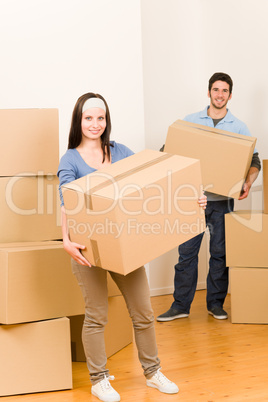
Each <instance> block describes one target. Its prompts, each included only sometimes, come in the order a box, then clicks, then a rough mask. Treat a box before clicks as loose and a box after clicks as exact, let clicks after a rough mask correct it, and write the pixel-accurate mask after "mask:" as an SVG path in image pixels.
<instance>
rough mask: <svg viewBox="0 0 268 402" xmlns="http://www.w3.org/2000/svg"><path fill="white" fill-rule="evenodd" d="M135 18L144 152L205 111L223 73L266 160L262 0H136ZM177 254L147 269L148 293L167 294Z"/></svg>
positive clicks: (265, 5) (266, 56)
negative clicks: (211, 87)
mask: <svg viewBox="0 0 268 402" xmlns="http://www.w3.org/2000/svg"><path fill="white" fill-rule="evenodd" d="M141 15H142V46H143V77H144V105H145V137H146V138H145V139H146V147H148V148H153V149H159V148H160V147H161V145H162V144H163V143H164V141H165V137H166V134H167V129H168V126H169V125H170V124H171V123H173V122H174V121H175V120H177V119H182V118H184V116H185V115H186V114H189V113H193V112H197V111H199V110H202V109H204V108H205V106H206V105H207V104H208V103H209V100H208V98H207V85H208V80H209V78H210V76H211V75H212V74H213V73H214V72H216V71H223V72H227V73H228V74H230V75H231V77H232V78H233V81H234V88H233V98H232V100H231V101H230V103H229V108H230V109H231V111H232V113H233V114H234V115H235V116H237V117H238V118H240V119H241V120H243V121H245V122H246V123H247V125H248V127H249V129H250V130H251V133H252V135H254V136H256V137H257V138H258V141H257V148H258V151H259V153H260V157H261V159H268V141H267V132H268V80H267V79H266V77H267V70H268V53H267V51H266V43H267V39H268V25H267V15H268V2H267V0H258V1H257V2H256V1H254V0H235V1H234V0H224V1H215V0H189V1H185V0H167V1H163V0H141ZM261 183H262V175H261V174H260V175H259V178H258V179H257V181H256V182H255V185H256V186H258V185H260V184H261ZM255 201H257V202H255ZM260 201H261V197H258V200H256V197H254V203H253V204H254V206H255V207H256V205H257V206H260V205H261V202H260ZM241 203H242V205H241V207H243V208H244V207H245V205H246V206H248V205H249V202H248V200H247V201H245V202H241ZM237 204H239V202H238V203H236V207H237V208H239V205H237ZM177 257H178V255H177V251H176V250H173V251H171V252H170V253H167V254H166V255H165V256H162V257H161V258H160V259H156V260H155V261H152V262H151V263H150V264H149V270H148V272H149V280H150V285H151V292H152V294H155V293H157V292H158V293H165V292H166V291H167V292H168V290H169V289H172V287H173V275H174V269H173V265H174V264H175V263H176V262H177ZM156 273H157V275H156ZM163 278H164V279H163ZM200 281H201V282H202V281H203V279H202V277H201V276H200ZM201 282H200V284H202V283H201Z"/></svg>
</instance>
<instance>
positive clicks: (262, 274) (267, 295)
mask: <svg viewBox="0 0 268 402" xmlns="http://www.w3.org/2000/svg"><path fill="white" fill-rule="evenodd" d="M230 283H231V320H232V323H233V324H234V323H240V324H268V309H267V306H268V268H266V269H263V268H241V267H239V268H236V267H234V268H231V269H230Z"/></svg>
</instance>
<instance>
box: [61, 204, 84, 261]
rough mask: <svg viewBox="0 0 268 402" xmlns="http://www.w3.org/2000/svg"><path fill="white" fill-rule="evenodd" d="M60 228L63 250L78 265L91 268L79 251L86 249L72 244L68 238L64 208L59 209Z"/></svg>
mask: <svg viewBox="0 0 268 402" xmlns="http://www.w3.org/2000/svg"><path fill="white" fill-rule="evenodd" d="M61 227H62V239H63V248H64V250H65V251H67V253H68V254H70V256H71V257H72V258H73V259H74V260H75V261H76V262H78V264H81V265H87V266H89V267H91V264H90V262H89V261H88V260H87V259H86V258H85V257H84V256H83V255H82V253H81V250H84V249H85V248H86V247H85V246H83V245H82V244H78V243H74V242H72V241H71V240H70V238H69V233H68V227H67V217H66V214H65V209H64V206H62V207H61Z"/></svg>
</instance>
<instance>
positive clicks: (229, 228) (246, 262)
mask: <svg viewBox="0 0 268 402" xmlns="http://www.w3.org/2000/svg"><path fill="white" fill-rule="evenodd" d="M225 237H226V264H227V266H233V267H259V268H262V267H263V268H266V267H268V253H267V239H268V215H267V214H263V213H262V212H255V211H253V212H252V211H237V212H231V213H229V214H226V215H225Z"/></svg>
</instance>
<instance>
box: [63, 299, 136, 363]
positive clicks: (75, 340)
mask: <svg viewBox="0 0 268 402" xmlns="http://www.w3.org/2000/svg"><path fill="white" fill-rule="evenodd" d="M83 322H84V315H78V316H74V317H70V325H71V343H72V359H73V361H76V362H85V361H86V357H85V353H84V348H83V344H82V338H81V336H82V327H83ZM104 338H105V349H106V355H107V357H110V356H112V355H113V354H115V353H117V352H118V351H119V350H121V349H123V348H124V347H125V346H127V345H129V344H130V343H131V342H132V340H133V330H132V321H131V319H130V317H129V314H128V311H127V307H126V304H125V301H124V298H123V296H116V297H109V299H108V324H107V325H106V327H105V330H104Z"/></svg>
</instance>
